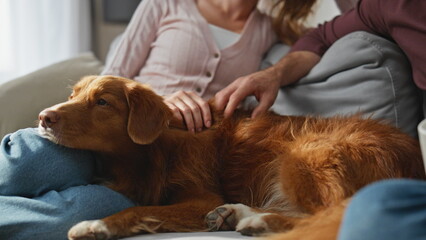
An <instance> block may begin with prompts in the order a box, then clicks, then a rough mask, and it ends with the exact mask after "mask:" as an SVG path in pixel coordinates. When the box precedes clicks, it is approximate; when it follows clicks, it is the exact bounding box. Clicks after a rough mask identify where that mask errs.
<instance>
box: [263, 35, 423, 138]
mask: <svg viewBox="0 0 426 240" xmlns="http://www.w3.org/2000/svg"><path fill="white" fill-rule="evenodd" d="M275 50H276V51H274V52H272V53H271V54H274V56H272V57H269V59H270V64H273V62H276V61H278V60H279V59H280V58H281V56H282V52H283V51H284V52H285V51H286V50H287V49H286V47H277V48H276V49H275ZM280 51H281V55H280ZM272 110H274V111H275V112H277V113H279V114H282V115H314V116H333V115H350V114H354V113H362V114H363V116H366V117H372V118H376V119H384V121H385V122H387V123H390V124H393V125H394V126H396V127H398V128H400V129H402V130H403V131H405V132H406V133H408V134H410V135H412V136H417V130H416V128H417V124H418V123H419V121H420V120H421V119H422V118H423V117H422V116H423V115H422V99H421V92H420V90H418V88H417V87H416V86H415V85H414V83H413V81H412V77H411V67H410V65H409V62H408V60H407V58H406V57H405V55H404V53H403V52H402V51H401V50H400V49H399V48H398V46H397V45H396V44H395V43H393V42H390V41H388V40H386V39H384V38H381V37H378V36H375V35H372V34H369V33H366V32H354V33H351V34H349V35H347V36H345V37H343V38H341V39H340V40H338V41H337V42H336V43H334V44H333V45H332V47H331V48H329V50H328V51H327V52H326V53H325V54H324V56H323V57H322V59H321V61H320V62H319V63H318V64H317V65H316V66H315V67H314V68H313V69H312V70H311V71H310V73H309V74H308V75H307V76H305V77H304V78H303V79H301V80H300V81H299V82H297V83H296V84H294V85H291V86H287V87H284V88H282V89H281V90H280V92H279V95H278V97H277V99H276V102H275V104H274V105H273V106H272Z"/></svg>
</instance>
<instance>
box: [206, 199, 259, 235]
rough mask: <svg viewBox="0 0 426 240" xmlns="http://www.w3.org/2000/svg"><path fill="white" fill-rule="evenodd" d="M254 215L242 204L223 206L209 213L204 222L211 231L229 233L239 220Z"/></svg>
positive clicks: (252, 211) (251, 210)
mask: <svg viewBox="0 0 426 240" xmlns="http://www.w3.org/2000/svg"><path fill="white" fill-rule="evenodd" d="M254 214H256V213H255V212H254V210H253V209H252V208H250V207H248V206H246V205H244V204H225V205H222V206H220V207H217V208H216V209H214V210H213V211H211V212H209V213H208V214H207V216H206V222H207V225H208V227H209V228H210V230H211V231H230V230H235V227H236V226H237V224H238V223H239V221H240V220H241V219H243V218H245V217H248V216H252V215H254Z"/></svg>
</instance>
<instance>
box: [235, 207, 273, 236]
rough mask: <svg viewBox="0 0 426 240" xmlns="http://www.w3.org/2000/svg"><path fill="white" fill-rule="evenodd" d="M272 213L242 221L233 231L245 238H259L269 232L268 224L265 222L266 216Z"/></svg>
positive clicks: (257, 215)
mask: <svg viewBox="0 0 426 240" xmlns="http://www.w3.org/2000/svg"><path fill="white" fill-rule="evenodd" d="M271 215H272V213H262V214H256V215H253V216H250V217H246V218H244V219H242V220H241V221H240V222H239V223H238V225H237V226H236V228H235V230H236V231H237V232H240V233H241V234H242V235H246V236H259V235H262V234H265V233H269V232H271V230H270V228H269V226H268V223H267V222H266V221H265V217H266V216H271Z"/></svg>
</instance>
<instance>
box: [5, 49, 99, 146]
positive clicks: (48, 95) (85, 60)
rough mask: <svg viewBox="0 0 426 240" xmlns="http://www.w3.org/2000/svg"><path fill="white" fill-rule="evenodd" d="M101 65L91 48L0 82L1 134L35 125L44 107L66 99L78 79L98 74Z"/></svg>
mask: <svg viewBox="0 0 426 240" xmlns="http://www.w3.org/2000/svg"><path fill="white" fill-rule="evenodd" d="M102 67H103V66H102V63H101V62H100V61H99V60H98V59H97V58H96V57H95V56H94V55H93V53H90V52H89V53H84V54H81V55H80V56H78V57H75V58H72V59H69V60H65V61H62V62H59V63H55V64H53V65H50V66H47V67H45V68H42V69H40V70H37V71H35V72H32V73H30V74H27V75H25V76H22V77H19V78H16V79H14V80H12V81H9V82H6V83H4V84H2V85H0V109H1V115H0V116H1V117H0V137H1V138H3V136H4V135H6V134H7V133H10V132H14V131H16V130H18V129H21V128H26V127H33V126H36V121H37V119H38V114H39V112H40V111H41V110H43V109H44V108H46V107H50V106H52V105H54V104H56V103H59V102H63V101H65V100H66V99H67V97H68V95H69V94H70V93H71V89H70V87H71V86H72V85H73V84H74V83H75V82H76V81H77V80H79V79H80V78H81V77H82V76H85V75H92V74H99V73H100V72H101V71H102Z"/></svg>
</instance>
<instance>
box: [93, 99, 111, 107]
mask: <svg viewBox="0 0 426 240" xmlns="http://www.w3.org/2000/svg"><path fill="white" fill-rule="evenodd" d="M96 104H97V105H100V106H105V105H108V102H107V101H105V99H102V98H100V99H99V100H98V101H97V102H96Z"/></svg>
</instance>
